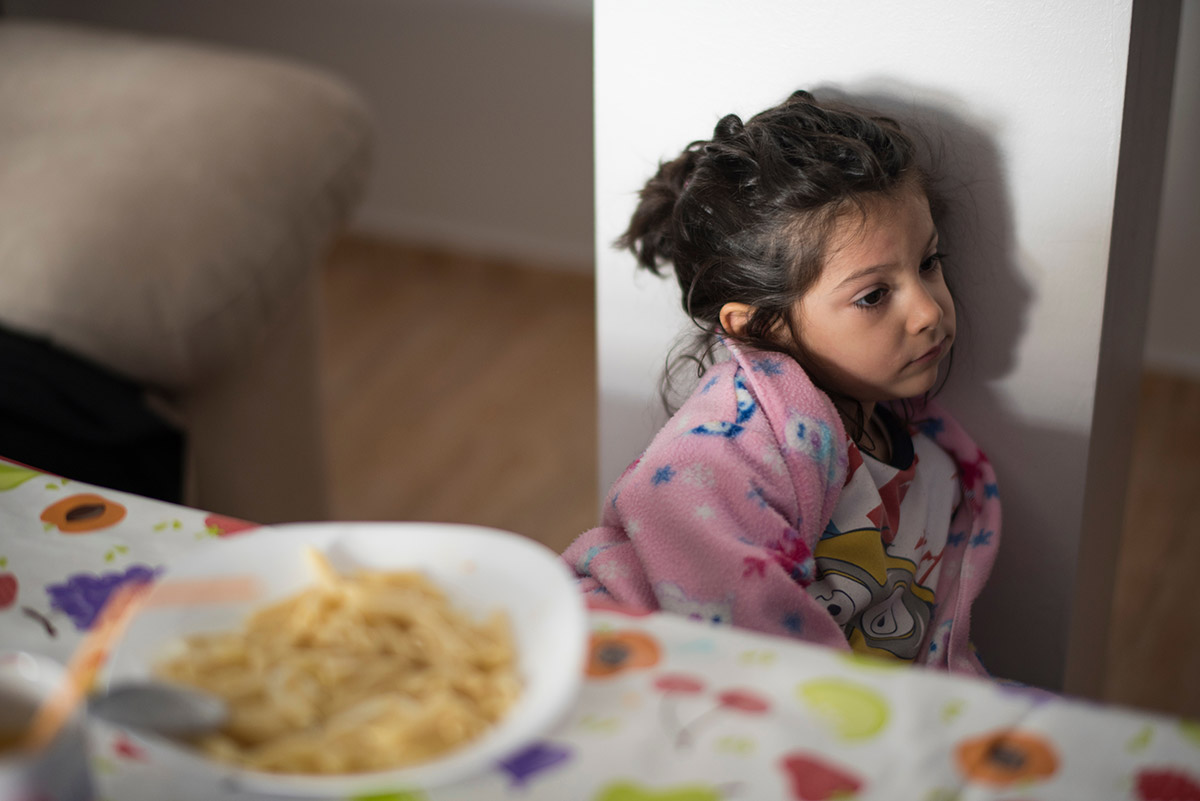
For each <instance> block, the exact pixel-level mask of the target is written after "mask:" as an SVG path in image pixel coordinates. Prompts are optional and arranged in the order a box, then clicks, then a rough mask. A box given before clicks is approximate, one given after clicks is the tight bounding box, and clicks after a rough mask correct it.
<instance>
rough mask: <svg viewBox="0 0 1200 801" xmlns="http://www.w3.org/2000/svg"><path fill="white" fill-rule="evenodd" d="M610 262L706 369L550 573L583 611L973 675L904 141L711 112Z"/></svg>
mask: <svg viewBox="0 0 1200 801" xmlns="http://www.w3.org/2000/svg"><path fill="white" fill-rule="evenodd" d="M619 244H621V245H623V246H625V247H628V248H630V249H631V250H632V251H633V252H634V253H635V254H636V256H637V259H638V262H639V264H640V265H641V266H643V267H645V268H647V269H649V270H651V271H652V272H655V273H659V272H660V268H661V266H662V265H670V266H671V267H672V268H673V269H674V272H675V275H676V277H677V278H678V281H679V285H680V287H681V288H682V290H683V305H684V308H685V310H686V311H687V313H688V315H689V316H690V317H691V318H692V319H693V320H694V321H695V322H696V323H697V324H698V326H699V327H700V330H701V331H702V334H701V339H700V342H699V343H698V350H697V353H696V354H694V355H695V358H696V360H698V361H699V362H700V363H701V364H702V365H703V364H705V363H706V362H709V363H711V366H708V367H707V370H706V371H705V372H703V374H702V376H701V380H700V383H699V385H698V386H697V388H696V390H695V391H694V392H693V394H692V395H691V397H690V398H689V399H688V400H687V401H686V402H684V403H683V405H682V406H681V407H680V408H679V410H678V411H677V412H676V413H675V414H674V416H673V417H672V418H671V419H670V421H669V422H668V423H667V424H666V426H665V427H664V428H663V429H662V431H660V432H659V433H658V435H657V436H656V437H655V438H654V440H653V441H652V442H651V443H650V445H649V447H648V448H647V449H646V451H645V452H644V453H643V454H642V456H641V457H640V458H639V459H638V460H637V461H636V462H634V463H633V464H632V465H630V467H629V468H628V469H627V470H626V471H625V473H624V474H623V475H622V476H621V478H620V479H618V480H617V482H616V484H615V485H614V486H613V488H612V490H611V491H610V493H609V496H608V498H607V500H606V503H605V509H604V514H603V520H602V525H601V526H600V527H598V528H594V529H591V530H590V531H587V532H585V533H584V534H583V535H581V536H580V537H579V538H578V539H577V540H576V541H575V542H574V543H573V544H572V545H571V546H570V547H569V548H568V549H567V551H566V552H565V553H564V559H566V560H567V562H568V563H569V564H570V565H571V566H572V567H573V568H574V569H575V571H576V573H577V574H578V575H579V576H580V577H581V587H582V589H583V590H584V591H586V592H589V593H591V594H592V595H593V596H599V598H598V600H608V601H614V602H616V603H618V604H621V605H623V606H627V607H633V608H635V609H641V610H651V609H663V610H667V611H671V612H678V613H682V614H686V615H690V616H692V617H700V618H704V619H708V620H711V621H713V622H717V623H728V624H732V625H735V626H745V627H748V628H752V629H758V630H760V631H766V632H771V633H775V634H784V635H790V636H794V637H799V638H801V639H804V640H808V641H812V642H817V643H823V644H826V645H830V646H835V647H838V648H843V649H853V650H854V651H856V652H859V653H869V654H875V655H882V656H885V657H889V658H895V659H900V660H905V661H909V662H916V663H921V664H927V665H934V666H938V667H942V668H945V669H949V670H954V671H961V672H967V673H977V674H983V673H984V670H983V667H982V665H981V664H980V662H979V660H978V659H977V658H976V657H975V655H974V652H973V649H972V648H971V646H970V644H969V641H968V623H969V619H970V609H971V604H972V602H973V601H974V600H975V598H976V596H977V595H978V593H979V591H980V589H981V588H982V586H983V584H984V581H985V580H986V578H987V576H988V573H989V571H990V569H991V565H992V561H993V559H994V557H995V550H996V545H997V540H998V537H999V524H1000V512H999V501H998V498H997V490H996V484H995V479H994V476H993V473H992V470H991V467H990V465H989V464H988V462H987V460H986V459H985V457H984V455H983V454H982V453H981V452H980V451H979V449H978V448H977V447H976V446H975V445H974V443H973V442H972V441H971V440H970V439H969V438H968V437H967V435H966V434H965V433H964V432H963V430H962V429H961V428H960V427H959V426H958V425H957V423H955V421H954V420H953V419H952V418H951V417H950V416H949V415H947V414H946V413H945V412H944V411H942V410H941V409H940V408H939V407H938V406H937V405H936V404H935V403H934V402H932V401H930V400H929V399H928V398H929V394H930V393H931V391H932V390H934V388H935V386H936V385H937V381H938V374H939V367H940V365H941V364H942V363H943V362H946V361H948V358H947V357H948V356H949V353H950V349H951V347H952V345H953V344H954V336H955V308H954V301H953V299H952V297H951V294H950V290H949V289H948V287H947V285H946V279H945V276H944V275H943V269H944V268H945V264H944V263H943V260H944V256H943V254H942V253H941V252H940V251H939V250H938V248H939V239H938V231H937V227H936V225H935V221H934V219H933V217H932V215H931V211H930V202H929V181H928V178H927V176H926V175H925V174H924V173H923V172H922V170H921V168H920V167H919V166H918V165H917V163H916V152H915V147H914V145H913V142H912V140H910V139H909V137H908V136H907V135H906V134H905V133H904V132H903V131H902V130H901V129H900V126H899V125H898V124H897V123H896V122H894V121H892V120H890V119H887V118H883V117H878V116H872V115H870V114H867V113H863V112H861V111H857V110H854V109H850V108H848V107H844V106H835V105H832V104H827V103H821V102H818V101H817V100H816V99H815V98H814V97H813V96H812V95H811V94H809V93H807V92H803V91H801V92H796V93H795V94H793V95H792V96H791V97H790V98H789V99H788V100H787V101H786V102H784V103H783V104H781V105H779V106H777V107H775V108H771V109H768V110H767V111H764V112H762V113H761V114H758V115H756V116H755V117H753V118H751V119H750V120H749V121H747V122H745V123H743V122H742V120H741V119H739V118H738V117H737V116H736V115H732V114H731V115H729V116H726V117H725V118H723V119H722V120H721V121H720V122H719V123H718V124H717V127H716V130H715V131H714V134H713V139H712V140H711V141H699V142H694V143H693V144H691V145H690V146H688V148H687V149H686V150H684V152H683V153H682V154H681V155H680V156H679V157H678V158H676V159H675V160H673V161H670V162H668V163H664V164H662V165H661V166H660V168H659V170H658V173H657V174H656V175H655V176H654V178H652V179H651V180H650V181H649V182H648V183H647V184H646V186H645V188H644V189H643V190H642V193H641V199H640V203H639V205H638V207H637V211H636V212H635V213H634V215H633V219H632V221H631V223H630V226H629V230H628V231H626V233H625V234H624V236H623V237H622V238H621V240H620V243H619ZM718 350H720V351H722V352H723V355H721V354H717V353H716V352H717V351H718Z"/></svg>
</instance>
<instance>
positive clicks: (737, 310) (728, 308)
mask: <svg viewBox="0 0 1200 801" xmlns="http://www.w3.org/2000/svg"><path fill="white" fill-rule="evenodd" d="M753 315H754V307H753V306H751V305H749V304H746V303H726V304H725V305H724V306H722V307H721V313H720V315H718V319H719V320H720V321H721V329H722V330H723V331H725V333H727V334H732V335H733V336H735V337H740V336H742V335H743V334H744V333H745V332H746V325H747V324H748V323H749V322H750V318H751V317H752V316H753Z"/></svg>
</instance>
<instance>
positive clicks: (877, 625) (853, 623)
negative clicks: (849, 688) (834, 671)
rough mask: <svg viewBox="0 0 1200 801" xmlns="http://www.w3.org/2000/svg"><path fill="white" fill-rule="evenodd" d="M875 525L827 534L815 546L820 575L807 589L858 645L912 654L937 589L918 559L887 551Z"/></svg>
mask: <svg viewBox="0 0 1200 801" xmlns="http://www.w3.org/2000/svg"><path fill="white" fill-rule="evenodd" d="M879 538H880V533H879V531H878V530H877V529H872V528H864V529H856V530H853V531H847V532H840V533H835V534H833V535H832V536H830V535H829V534H826V536H824V537H822V538H821V540H820V542H818V543H817V548H816V552H815V556H816V562H817V570H818V575H820V576H821V578H820V580H818V581H815V582H813V584H812V586H811V587H810V588H809V591H810V592H812V593H813V596H814V597H815V598H816V599H817V600H818V601H820V602H821V603H823V604H825V608H826V609H827V610H828V611H829V613H830V614H831V615H832V616H833V618H834V620H836V621H837V622H838V625H840V626H841V627H842V630H843V631H845V632H846V637H847V639H849V641H850V645H851V646H852V647H853V648H854V650H856V651H859V652H871V653H877V654H879V655H881V656H892V657H898V658H901V659H914V658H916V656H917V652H918V650H919V648H920V646H921V642H922V640H923V639H924V637H925V631H926V629H927V628H928V626H929V620H930V617H931V616H932V612H933V601H934V593H933V591H932V590H931V589H929V588H927V587H924V586H922V585H921V584H919V583H918V582H917V580H916V578H915V574H916V570H917V565H916V564H914V563H913V562H911V561H909V560H908V559H901V558H899V557H895V556H890V555H887V554H885V553H884V552H883V551H882V550H881V549H880V547H879Z"/></svg>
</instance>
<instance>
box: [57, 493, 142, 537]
mask: <svg viewBox="0 0 1200 801" xmlns="http://www.w3.org/2000/svg"><path fill="white" fill-rule="evenodd" d="M124 519H125V507H124V506H122V505H121V504H119V503H117V502H116V501H110V500H108V499H106V498H101V497H100V496H99V495H93V494H92V493H90V492H85V493H82V494H80V495H72V496H71V497H69V498H63V499H62V500H61V501H57V502H55V503H52V504H50V505H49V506H47V507H46V508H45V509H43V510H42V522H44V523H50V524H51V525H53V526H56V527H57V528H58V530H59V531H61V532H62V533H64V534H79V533H82V532H85V531H95V530H96V529H101V528H108V527H109V526H115V525H116V524H117V523H120V522H121V521H122V520H124ZM47 528H48V527H47Z"/></svg>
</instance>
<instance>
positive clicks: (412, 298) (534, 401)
mask: <svg viewBox="0 0 1200 801" xmlns="http://www.w3.org/2000/svg"><path fill="white" fill-rule="evenodd" d="M324 295H325V302H326V319H325V347H324V355H325V364H326V367H325V385H324V401H325V408H326V412H327V415H328V419H327V422H326V435H327V437H328V449H329V458H330V464H329V468H330V470H329V473H330V481H331V485H332V486H331V496H332V497H331V500H330V502H331V512H332V515H333V516H334V518H335V519H341V520H440V521H450V522H461V523H476V524H480V525H487V526H494V527H498V528H502V529H506V530H510V531H516V532H519V533H521V534H525V535H528V536H530V537H533V538H534V539H537V540H539V541H541V542H544V543H546V544H547V545H549V546H550V547H552V548H554V549H555V550H562V549H563V548H565V547H566V545H567V544H568V543H569V542H570V541H571V540H572V539H574V537H575V536H576V535H578V534H579V533H581V532H582V531H584V530H585V529H587V528H590V527H591V526H592V525H594V519H595V517H596V510H597V508H598V501H597V499H596V495H597V492H596V379H595V372H596V369H595V368H596V360H595V355H594V354H595V345H594V342H595V334H594V327H595V326H594V320H595V313H594V306H593V296H594V293H593V289H592V278H591V275H590V274H581V273H579V272H575V273H570V272H566V271H562V270H558V271H551V270H544V269H543V270H530V269H521V268H519V267H517V266H515V265H511V264H503V263H497V262H494V261H491V262H488V261H483V260H480V259H475V258H471V257H464V256H447V255H445V254H441V253H437V252H432V251H422V250H414V249H405V248H400V247H398V246H396V245H393V244H389V243H384V242H377V241H371V240H366V239H361V238H355V239H346V240H344V241H342V242H341V243H339V244H338V246H337V247H336V248H335V250H334V253H333V257H332V259H331V261H330V265H329V268H328V270H327V274H326V282H325V286H324Z"/></svg>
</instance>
